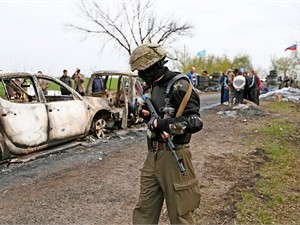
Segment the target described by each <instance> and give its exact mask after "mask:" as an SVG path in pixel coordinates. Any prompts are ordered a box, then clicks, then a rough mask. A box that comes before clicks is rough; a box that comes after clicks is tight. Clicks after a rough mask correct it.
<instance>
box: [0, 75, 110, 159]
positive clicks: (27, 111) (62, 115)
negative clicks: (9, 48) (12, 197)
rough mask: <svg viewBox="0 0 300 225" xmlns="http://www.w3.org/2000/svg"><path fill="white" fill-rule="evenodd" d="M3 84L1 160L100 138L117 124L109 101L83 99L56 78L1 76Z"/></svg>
mask: <svg viewBox="0 0 300 225" xmlns="http://www.w3.org/2000/svg"><path fill="white" fill-rule="evenodd" d="M0 83H1V84H0V155H1V159H5V158H9V157H12V156H15V155H25V154H29V153H32V152H35V151H38V150H42V149H47V148H49V147H52V146H55V145H58V144H62V143H66V142H68V141H71V140H75V139H78V138H80V137H84V136H86V135H87V134H89V132H92V133H93V134H94V135H95V136H97V137H98V138H101V137H103V135H104V129H105V128H106V127H107V126H108V125H107V124H109V123H112V124H114V121H112V122H111V120H113V117H112V113H111V107H110V106H109V104H108V102H107V100H103V99H102V98H94V97H82V96H81V95H79V94H78V93H77V92H76V91H74V90H73V89H72V88H71V87H69V86H67V85H66V84H64V83H63V82H61V81H59V80H57V79H55V78H53V77H50V76H46V75H41V74H30V73H4V72H0ZM42 84H43V85H42ZM45 84H46V85H45ZM42 87H43V88H44V89H42ZM62 89H64V92H63V93H64V95H62V94H61V90H62Z"/></svg>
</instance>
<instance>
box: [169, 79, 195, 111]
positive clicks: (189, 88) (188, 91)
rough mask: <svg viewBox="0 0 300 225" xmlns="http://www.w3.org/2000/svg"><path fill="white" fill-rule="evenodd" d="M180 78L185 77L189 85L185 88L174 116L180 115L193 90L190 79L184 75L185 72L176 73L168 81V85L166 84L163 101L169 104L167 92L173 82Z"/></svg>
mask: <svg viewBox="0 0 300 225" xmlns="http://www.w3.org/2000/svg"><path fill="white" fill-rule="evenodd" d="M181 78H185V79H186V80H187V81H188V82H189V87H188V89H187V91H186V93H185V95H184V97H183V99H182V102H181V103H180V106H179V108H178V110H177V113H176V117H179V116H181V115H182V113H183V110H184V109H185V106H186V104H187V102H188V100H189V99H190V97H191V94H192V90H193V85H192V84H191V81H190V79H189V78H188V77H187V75H185V74H178V75H176V76H175V77H173V78H172V80H171V81H170V82H169V83H168V86H167V89H166V99H165V102H166V104H169V99H170V98H169V93H170V90H171V88H172V86H173V84H174V83H175V82H176V81H177V80H179V79H181Z"/></svg>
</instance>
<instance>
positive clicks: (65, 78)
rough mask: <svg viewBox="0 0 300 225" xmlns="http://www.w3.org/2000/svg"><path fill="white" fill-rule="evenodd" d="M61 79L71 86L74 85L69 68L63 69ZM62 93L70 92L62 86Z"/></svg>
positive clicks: (67, 93)
mask: <svg viewBox="0 0 300 225" xmlns="http://www.w3.org/2000/svg"><path fill="white" fill-rule="evenodd" d="M59 79H60V81H62V82H64V83H65V84H66V85H68V86H69V87H72V79H71V77H69V76H68V70H63V75H62V76H61V77H60V78H59ZM60 91H61V94H62V95H69V94H70V92H69V91H68V90H66V89H65V88H63V87H61V90H60Z"/></svg>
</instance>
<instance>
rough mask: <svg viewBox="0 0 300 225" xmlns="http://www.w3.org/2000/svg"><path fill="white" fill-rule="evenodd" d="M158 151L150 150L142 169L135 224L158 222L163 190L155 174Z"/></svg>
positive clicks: (135, 209)
mask: <svg viewBox="0 0 300 225" xmlns="http://www.w3.org/2000/svg"><path fill="white" fill-rule="evenodd" d="M156 154H157V152H149V153H148V155H147V158H146V161H145V163H144V166H143V168H142V170H141V188H140V196H139V201H138V204H137V205H136V207H135V208H134V211H133V224H158V221H159V217H160V213H161V208H162V205H163V200H164V196H163V192H162V190H161V188H160V185H159V183H158V180H157V178H156V177H155V175H154V169H155V158H156V156H155V155H156Z"/></svg>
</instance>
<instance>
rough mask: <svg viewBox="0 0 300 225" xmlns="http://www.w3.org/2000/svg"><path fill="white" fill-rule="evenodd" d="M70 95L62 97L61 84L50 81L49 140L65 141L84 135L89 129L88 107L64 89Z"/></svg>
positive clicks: (48, 99) (47, 98) (48, 105)
mask: <svg viewBox="0 0 300 225" xmlns="http://www.w3.org/2000/svg"><path fill="white" fill-rule="evenodd" d="M64 88H65V90H66V91H68V92H69V93H68V94H64V95H61V93H60V91H58V90H61V84H59V83H58V82H55V81H50V85H49V88H48V90H47V95H45V99H46V108H47V112H48V118H49V140H52V141H56V140H65V139H69V138H73V137H76V136H81V135H84V134H85V133H86V132H87V130H88V129H89V127H88V123H89V115H88V105H86V102H85V100H84V99H79V98H78V97H77V96H76V95H74V93H73V92H72V91H71V88H66V87H64Z"/></svg>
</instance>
